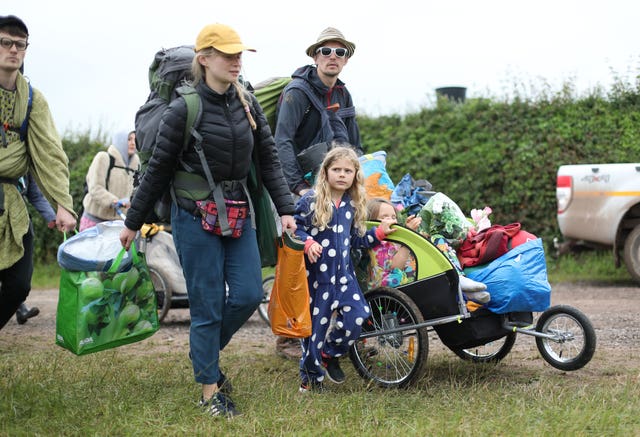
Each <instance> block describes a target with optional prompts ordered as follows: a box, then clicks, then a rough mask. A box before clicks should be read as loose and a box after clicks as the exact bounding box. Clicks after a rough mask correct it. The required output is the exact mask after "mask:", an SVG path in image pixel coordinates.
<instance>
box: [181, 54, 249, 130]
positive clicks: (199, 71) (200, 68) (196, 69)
mask: <svg viewBox="0 0 640 437" xmlns="http://www.w3.org/2000/svg"><path fill="white" fill-rule="evenodd" d="M221 54H222V53H221V52H220V51H218V50H216V49H214V48H213V47H207V48H206V49H202V50H200V51H199V52H196V55H195V56H194V57H193V61H191V74H192V75H193V81H192V82H191V85H192V86H194V87H195V86H196V85H197V84H198V83H199V82H203V81H204V80H205V79H204V78H205V71H204V70H205V68H204V65H202V64H200V62H198V56H211V55H215V56H220V55H221ZM231 84H232V85H233V86H234V87H235V89H236V94H237V95H238V98H239V99H240V103H242V107H243V108H244V112H245V114H246V115H247V120H249V124H250V125H251V129H252V130H256V128H257V125H256V121H255V120H254V119H253V115H251V110H250V106H249V102H248V101H247V96H248V91H247V90H245V89H244V87H243V86H242V85H241V84H240V82H238V81H237V80H236V81H234V82H231Z"/></svg>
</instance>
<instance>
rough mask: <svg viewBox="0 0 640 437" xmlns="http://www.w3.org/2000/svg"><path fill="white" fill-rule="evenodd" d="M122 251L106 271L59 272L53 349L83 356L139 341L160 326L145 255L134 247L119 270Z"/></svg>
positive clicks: (123, 252)
mask: <svg viewBox="0 0 640 437" xmlns="http://www.w3.org/2000/svg"><path fill="white" fill-rule="evenodd" d="M125 253H126V251H125V249H124V248H123V249H122V250H121V251H120V253H119V254H118V256H117V257H116V258H115V260H114V261H113V263H112V264H111V267H110V268H109V270H108V271H106V272H77V271H69V270H66V269H62V272H61V275H60V295H59V298H58V309H57V314H56V344H57V345H59V346H62V347H63V348H65V349H68V350H70V351H71V352H73V353H74V354H76V355H85V354H89V353H92V352H98V351H101V350H105V349H111V348H115V347H118V346H122V345H125V344H129V343H134V342H137V341H140V340H143V339H145V338H147V337H150V336H151V335H153V334H154V333H155V332H156V331H157V330H158V329H159V328H160V325H159V323H158V313H157V307H158V303H157V298H156V293H155V290H154V288H153V283H152V282H151V278H150V277H149V269H148V267H147V263H146V261H145V258H144V254H142V253H138V252H137V251H136V248H135V245H132V246H131V259H132V263H131V265H130V266H129V265H127V266H126V269H127V270H125V271H120V265H121V263H122V258H123V257H124V254H125Z"/></svg>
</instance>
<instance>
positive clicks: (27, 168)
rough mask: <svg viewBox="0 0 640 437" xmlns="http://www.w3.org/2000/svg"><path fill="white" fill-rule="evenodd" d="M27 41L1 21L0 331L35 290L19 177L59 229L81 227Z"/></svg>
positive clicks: (14, 21)
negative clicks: (28, 72) (33, 78)
mask: <svg viewBox="0 0 640 437" xmlns="http://www.w3.org/2000/svg"><path fill="white" fill-rule="evenodd" d="M28 38H29V31H28V29H27V26H26V25H25V24H24V22H23V21H22V20H21V19H20V18H18V17H16V16H14V15H6V16H0V123H2V124H1V126H0V134H1V139H0V283H1V284H0V329H2V328H3V327H4V325H5V324H6V323H7V321H9V320H10V319H11V317H12V316H13V314H14V313H15V312H16V310H17V309H18V307H19V306H20V304H21V303H22V302H24V301H25V299H26V298H27V296H28V294H29V290H30V289H31V275H32V273H33V260H32V255H33V227H32V225H31V220H30V218H29V213H28V211H27V207H26V205H25V202H24V199H23V197H22V195H21V194H20V190H19V180H20V178H21V177H22V176H24V175H26V174H27V173H31V174H32V175H33V176H34V177H35V179H36V181H37V183H38V186H39V187H40V189H41V190H42V192H43V194H44V195H45V197H46V198H47V200H48V201H49V202H50V203H51V204H52V205H54V206H55V207H56V208H57V213H56V220H55V222H56V227H57V228H58V230H60V231H66V232H70V231H71V230H73V229H75V227H76V214H75V212H73V199H72V198H71V195H70V194H69V168H68V166H67V165H68V158H67V155H66V154H65V152H64V150H63V149H62V142H61V141H60V137H59V135H58V131H57V130H56V127H55V125H54V123H53V118H52V116H51V113H50V111H49V106H48V104H47V101H46V100H45V98H44V96H43V95H42V93H40V91H38V90H37V89H35V88H33V87H32V86H31V85H30V84H29V83H28V82H27V80H26V79H25V77H24V76H23V75H22V73H21V71H20V70H21V68H22V64H23V62H24V58H25V54H26V50H27V47H28V46H29V42H28ZM29 105H31V109H30V110H29ZM27 143H28V147H27Z"/></svg>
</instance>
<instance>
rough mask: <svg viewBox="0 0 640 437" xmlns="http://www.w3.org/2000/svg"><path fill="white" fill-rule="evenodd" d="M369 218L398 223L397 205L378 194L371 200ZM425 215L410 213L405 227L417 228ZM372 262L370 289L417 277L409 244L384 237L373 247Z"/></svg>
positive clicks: (371, 251) (397, 283)
mask: <svg viewBox="0 0 640 437" xmlns="http://www.w3.org/2000/svg"><path fill="white" fill-rule="evenodd" d="M367 219H368V220H380V221H382V220H391V222H392V223H397V222H398V220H397V217H396V208H395V207H394V206H393V203H391V202H389V201H388V200H386V199H382V198H374V199H371V200H369V201H368V202H367ZM421 222H422V217H420V216H415V215H410V216H409V217H407V221H406V223H405V227H407V228H409V229H411V230H413V231H415V230H417V229H418V227H419V226H420V223H421ZM369 252H370V258H371V262H370V263H369V280H368V286H369V288H370V289H373V288H376V287H397V286H399V285H402V284H406V283H408V282H411V281H413V279H414V278H415V274H416V262H415V259H414V258H413V256H412V255H411V253H410V252H409V248H407V247H406V246H403V245H402V244H397V243H393V242H391V241H383V242H382V243H381V244H380V245H378V246H376V247H374V248H373V249H370V251H369Z"/></svg>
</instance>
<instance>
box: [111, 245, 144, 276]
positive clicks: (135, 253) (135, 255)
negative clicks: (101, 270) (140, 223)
mask: <svg viewBox="0 0 640 437" xmlns="http://www.w3.org/2000/svg"><path fill="white" fill-rule="evenodd" d="M125 253H127V249H125V248H124V247H123V248H122V249H120V252H119V253H118V256H116V258H115V259H114V260H113V263H112V264H111V267H109V270H107V273H116V272H117V271H118V269H119V268H120V264H122V259H123V258H124V254H125ZM131 259H132V260H133V263H134V264H137V263H138V262H139V261H140V257H139V255H138V251H137V250H136V243H135V242H132V243H131Z"/></svg>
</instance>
